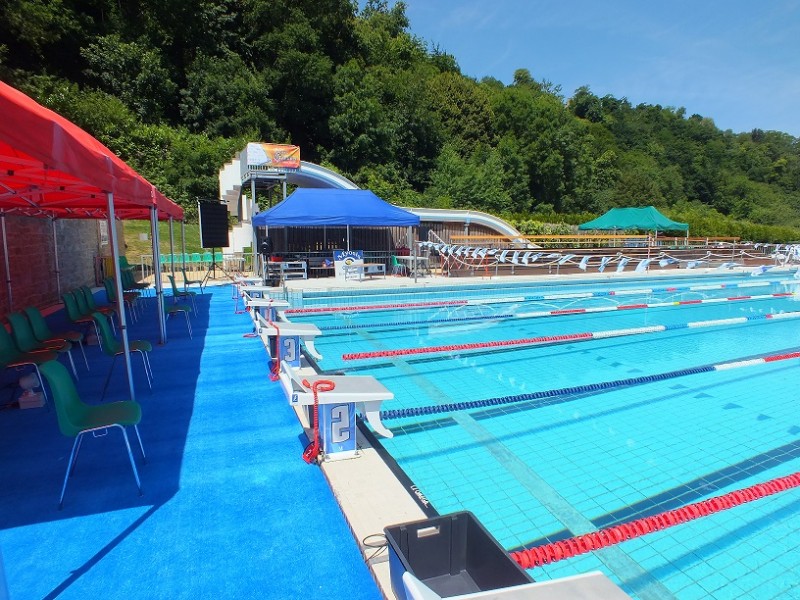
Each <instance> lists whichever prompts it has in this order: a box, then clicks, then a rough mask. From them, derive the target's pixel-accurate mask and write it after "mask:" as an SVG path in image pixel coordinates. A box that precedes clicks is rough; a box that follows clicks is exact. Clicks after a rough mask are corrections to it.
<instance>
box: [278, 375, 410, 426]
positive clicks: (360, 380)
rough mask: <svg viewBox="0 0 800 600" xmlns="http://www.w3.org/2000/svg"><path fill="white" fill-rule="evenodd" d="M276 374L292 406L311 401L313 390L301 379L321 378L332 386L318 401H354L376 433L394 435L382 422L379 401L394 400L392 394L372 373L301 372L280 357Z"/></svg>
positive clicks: (312, 380) (307, 403) (323, 402)
mask: <svg viewBox="0 0 800 600" xmlns="http://www.w3.org/2000/svg"><path fill="white" fill-rule="evenodd" d="M278 377H279V380H280V382H281V387H282V388H283V392H284V393H285V394H286V397H287V398H288V399H289V404H291V405H292V406H306V405H313V404H314V392H313V391H312V390H311V389H310V388H307V387H305V386H304V385H303V380H304V379H305V380H307V381H308V383H310V384H311V385H313V384H314V382H315V381H319V380H321V379H325V380H328V381H332V382H333V384H334V388H333V390H331V391H330V392H319V394H318V396H319V402H320V404H341V403H345V402H354V403H355V404H356V405H357V406H358V409H359V411H360V412H361V413H362V414H363V415H364V418H365V419H366V420H367V423H369V424H370V425H371V426H372V429H374V430H375V432H376V433H379V434H380V435H382V436H383V437H387V438H390V437H394V434H393V433H392V432H391V431H389V430H388V429H386V427H385V426H384V425H383V423H382V422H381V416H380V410H381V403H382V402H383V401H384V400H393V399H394V394H393V393H392V392H390V391H389V390H388V389H386V387H385V386H384V385H383V384H382V383H381V382H380V381H378V380H377V379H375V378H374V377H372V376H371V375H301V374H300V373H298V372H297V369H295V368H294V367H292V366H291V365H290V364H288V363H287V362H286V361H281V371H280V374H279V376H278Z"/></svg>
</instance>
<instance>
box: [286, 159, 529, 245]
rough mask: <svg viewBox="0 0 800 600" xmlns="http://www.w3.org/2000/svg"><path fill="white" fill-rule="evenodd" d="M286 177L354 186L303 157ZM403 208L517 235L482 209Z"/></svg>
mask: <svg viewBox="0 0 800 600" xmlns="http://www.w3.org/2000/svg"><path fill="white" fill-rule="evenodd" d="M286 181H287V182H289V183H291V184H294V185H298V186H301V187H315V188H326V187H330V188H340V189H346V190H356V189H358V186H357V185H356V184H355V183H353V182H352V181H350V180H349V179H347V178H346V177H344V176H342V175H339V174H338V173H336V172H335V171H331V170H330V169H326V168H325V167H322V166H320V165H317V164H314V163H310V162H306V161H300V169H299V170H298V171H296V172H294V173H289V174H287V176H286ZM405 210H408V211H410V212H412V213H414V214H415V215H417V216H419V217H420V219H422V220H423V221H434V222H437V223H448V222H449V223H464V225H465V226H467V225H471V224H476V225H482V226H484V227H487V228H489V229H492V230H494V231H496V232H497V235H507V236H509V237H510V238H519V237H521V234H520V232H519V231H517V230H516V229H514V228H513V227H512V226H511V225H509V224H508V223H507V222H505V221H504V220H502V219H499V218H497V217H495V216H493V215H490V214H488V213H484V212H479V211H474V210H454V209H442V208H406V209H405Z"/></svg>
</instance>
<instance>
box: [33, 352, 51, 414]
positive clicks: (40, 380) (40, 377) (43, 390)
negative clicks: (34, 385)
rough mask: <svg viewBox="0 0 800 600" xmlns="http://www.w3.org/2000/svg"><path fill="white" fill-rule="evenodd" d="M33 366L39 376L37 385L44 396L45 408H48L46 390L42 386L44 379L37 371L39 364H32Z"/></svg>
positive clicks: (48, 400) (48, 402) (48, 401)
mask: <svg viewBox="0 0 800 600" xmlns="http://www.w3.org/2000/svg"><path fill="white" fill-rule="evenodd" d="M33 368H34V369H36V376H37V377H38V378H39V387H41V388H42V397H43V398H44V405H45V406H46V407H47V410H50V399H49V398H48V397H47V390H46V389H45V386H44V379H42V373H41V372H40V371H39V365H37V364H35V363H34V365H33Z"/></svg>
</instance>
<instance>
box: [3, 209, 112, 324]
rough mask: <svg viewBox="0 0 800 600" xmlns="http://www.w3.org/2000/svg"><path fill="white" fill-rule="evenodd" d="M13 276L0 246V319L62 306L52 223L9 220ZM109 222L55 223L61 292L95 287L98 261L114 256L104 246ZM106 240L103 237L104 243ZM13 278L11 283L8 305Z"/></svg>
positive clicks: (27, 219)
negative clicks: (29, 308) (102, 231)
mask: <svg viewBox="0 0 800 600" xmlns="http://www.w3.org/2000/svg"><path fill="white" fill-rule="evenodd" d="M5 221H6V236H7V244H8V256H9V263H10V265H9V267H10V268H9V272H8V273H6V268H5V256H4V251H3V247H2V245H1V244H0V277H2V279H1V280H0V319H2V318H3V317H5V315H6V314H7V313H8V312H10V311H12V310H13V311H16V310H21V309H23V308H25V307H26V306H29V305H35V306H38V307H40V308H46V307H48V306H52V305H53V304H57V303H60V301H61V299H60V295H59V288H58V282H57V277H56V258H55V256H56V255H55V244H54V240H53V224H52V221H51V220H50V219H48V218H35V217H20V216H15V215H6V216H5ZM100 226H103V227H105V221H92V220H77V219H76V220H72V219H64V220H58V221H56V223H55V234H56V242H57V245H58V269H59V272H60V273H59V275H60V280H61V291H62V292H64V291H68V290H71V289H73V288H75V287H78V286H80V285H90V286H93V285H95V283H96V265H97V262H98V261H96V257H99V256H102V255H104V254H105V255H108V254H109V246H108V244H107V243H106V244H102V240H101V236H100V233H99V231H100ZM105 237H107V236H105V235H104V236H103V238H105ZM8 279H10V280H11V299H10V300H9V292H8V285H7V281H8Z"/></svg>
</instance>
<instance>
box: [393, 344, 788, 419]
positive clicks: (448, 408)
mask: <svg viewBox="0 0 800 600" xmlns="http://www.w3.org/2000/svg"><path fill="white" fill-rule="evenodd" d="M795 358H800V352H784V353H782V354H770V355H765V356H759V357H755V358H745V359H736V360H733V361H729V362H724V363H717V364H709V365H700V366H697V367H688V368H685V369H678V370H676V371H667V372H665V373H656V374H654V375H642V376H639V377H630V378H628V379H617V380H616V381H604V382H601V383H589V384H584V385H576V386H572V387H566V388H559V389H553V390H543V391H539V392H529V393H527V394H516V395H513V396H501V397H497V398H487V399H485V400H471V401H466V402H450V403H447V404H437V405H434V406H418V407H413V408H396V409H392V410H384V411H381V413H380V417H381V420H382V421H388V420H390V419H400V418H404V417H419V416H426V415H438V414H444V413H450V412H458V411H463V410H473V409H476V408H489V407H492V406H502V405H504V404H514V403H516V402H526V401H529V400H542V399H546V398H556V397H559V396H569V395H579V394H589V393H596V392H605V391H608V390H613V389H619V388H624V387H628V386H634V385H643V384H647V383H654V382H657V381H664V380H667V379H675V378H678V377H687V376H689V375H697V374H700V373H711V372H713V371H729V370H731V369H739V368H743V367H752V366H756V365H762V364H767V363H773V362H779V361H783V360H791V359H795Z"/></svg>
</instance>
